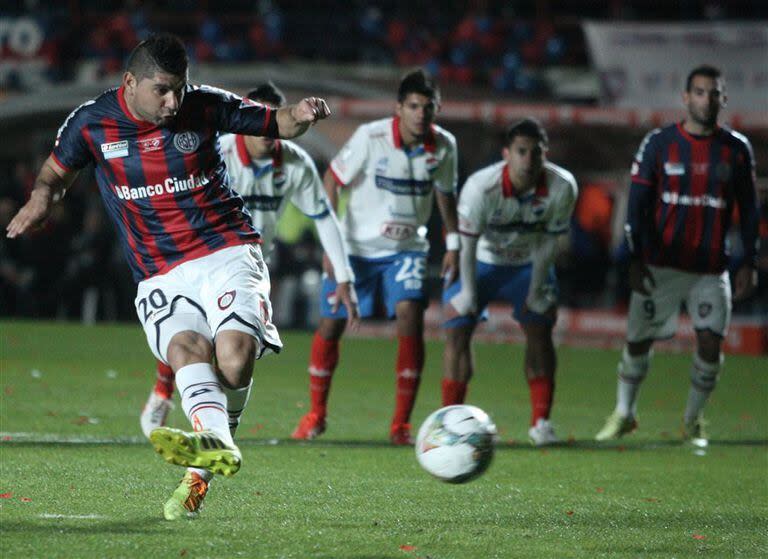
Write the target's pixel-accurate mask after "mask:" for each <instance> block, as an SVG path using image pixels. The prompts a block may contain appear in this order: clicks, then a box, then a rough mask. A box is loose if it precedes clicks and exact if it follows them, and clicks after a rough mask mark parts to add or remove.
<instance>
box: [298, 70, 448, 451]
mask: <svg viewBox="0 0 768 559" xmlns="http://www.w3.org/2000/svg"><path fill="white" fill-rule="evenodd" d="M439 106H440V93H439V91H438V89H437V86H436V85H435V84H434V82H433V81H432V79H431V78H429V77H428V76H427V75H426V74H425V73H424V72H423V71H421V70H417V71H413V72H411V73H409V74H407V75H406V76H405V77H404V78H403V79H402V80H401V82H400V88H399V91H398V96H397V106H396V111H395V116H394V117H393V118H385V119H383V120H377V121H374V122H370V123H368V124H364V125H363V126H361V127H359V128H358V129H357V130H356V131H355V133H354V135H353V136H352V137H351V138H350V139H349V141H348V142H347V144H346V145H345V146H344V147H343V148H342V149H341V151H340V152H339V154H338V155H337V156H336V157H335V158H334V159H333V161H331V165H330V168H329V169H328V172H326V174H325V178H324V186H325V189H326V192H328V197H329V198H330V200H331V202H332V204H333V205H334V208H335V207H336V203H337V198H338V195H337V190H336V189H337V186H338V187H341V188H347V189H349V204H348V206H347V212H346V214H345V215H344V218H343V220H342V227H343V231H344V234H345V240H346V242H347V246H348V247H349V251H350V255H351V256H350V262H351V264H352V269H353V270H354V272H355V289H356V290H357V295H358V297H359V298H360V314H361V315H362V316H363V317H368V316H371V315H373V313H374V311H375V309H376V305H377V303H379V302H381V303H383V305H384V306H385V307H386V312H387V315H388V316H389V317H390V318H392V317H395V318H396V320H397V338H398V348H397V361H396V365H395V373H396V376H397V381H396V383H397V384H396V397H395V412H394V415H393V417H392V422H391V425H390V441H391V442H392V443H393V444H396V445H407V444H411V442H412V441H411V427H410V424H409V421H410V415H411V410H412V409H413V404H414V401H415V399H416V391H417V389H418V386H419V379H420V377H421V370H422V368H423V366H424V308H425V304H426V292H425V285H424V279H425V275H426V263H427V251H428V250H429V243H428V242H427V239H426V237H425V234H426V227H425V226H426V224H427V221H428V220H429V216H430V214H431V213H432V206H433V195H434V197H436V198H437V205H438V208H439V210H440V215H441V216H442V218H443V223H444V225H445V228H446V231H447V236H446V248H447V252H446V255H445V258H444V260H443V273H444V274H447V275H448V276H451V277H452V275H453V274H455V272H456V268H457V264H458V248H459V246H458V245H459V238H458V234H457V233H456V199H455V196H454V192H455V190H456V141H455V139H454V137H453V136H452V135H451V134H450V133H448V132H446V131H445V130H443V129H442V128H440V127H439V126H436V125H434V124H433V123H432V121H433V119H434V117H435V114H436V113H437V110H438V108H439ZM338 280H339V278H334V277H333V275H332V274H328V277H327V278H326V279H325V281H324V282H323V289H322V299H321V302H320V305H321V315H322V318H321V320H320V326H319V328H318V329H317V331H316V332H315V336H314V338H313V340H312V353H311V356H310V361H309V385H310V401H311V408H310V411H309V413H307V414H306V415H305V416H304V417H302V418H301V421H300V422H299V425H298V427H296V430H295V431H294V432H293V435H292V437H293V438H294V439H314V438H315V437H317V436H318V435H320V434H321V433H323V431H325V428H326V412H327V404H328V393H329V391H330V389H331V379H332V377H333V373H334V371H335V370H336V364H337V363H338V360H339V340H340V339H341V336H342V334H343V332H344V328H345V311H344V309H339V310H335V309H334V308H333V306H334V305H335V301H336V299H337V298H338V296H339V291H338V285H339V284H338Z"/></svg>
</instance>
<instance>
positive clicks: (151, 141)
mask: <svg viewBox="0 0 768 559" xmlns="http://www.w3.org/2000/svg"><path fill="white" fill-rule="evenodd" d="M136 143H137V144H138V145H139V151H140V152H141V153H147V152H150V151H157V150H159V149H163V137H162V136H155V137H154V138H144V139H141V140H136Z"/></svg>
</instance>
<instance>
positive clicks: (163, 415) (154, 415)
mask: <svg viewBox="0 0 768 559" xmlns="http://www.w3.org/2000/svg"><path fill="white" fill-rule="evenodd" d="M156 367H157V380H156V382H155V386H154V387H153V388H152V391H151V392H150V393H149V398H147V402H146V403H145V404H144V407H143V408H142V410H141V416H140V417H139V422H140V424H141V432H142V433H144V436H145V437H147V438H149V434H150V433H151V432H152V431H153V430H155V429H157V428H158V427H163V426H164V425H165V424H166V422H167V420H168V414H169V413H170V412H171V410H172V409H173V407H174V405H173V391H174V378H173V377H174V375H173V369H171V367H170V366H169V365H166V364H165V363H163V362H162V361H157V365H156Z"/></svg>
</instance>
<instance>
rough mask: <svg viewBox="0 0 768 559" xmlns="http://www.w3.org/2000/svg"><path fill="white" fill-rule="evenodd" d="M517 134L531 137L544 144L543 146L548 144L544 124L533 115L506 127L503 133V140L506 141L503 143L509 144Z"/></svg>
mask: <svg viewBox="0 0 768 559" xmlns="http://www.w3.org/2000/svg"><path fill="white" fill-rule="evenodd" d="M517 136H525V137H526V138H533V139H534V140H536V141H537V142H539V143H541V144H544V147H548V146H549V137H548V136H547V131H546V130H544V126H543V125H542V124H541V122H539V121H538V120H537V119H535V118H533V117H528V118H524V119H523V120H521V121H520V122H516V123H515V124H513V125H512V126H510V127H509V128H507V132H506V133H505V134H504V140H505V141H506V144H504V145H506V146H509V145H511V144H512V142H514V141H515V138H516V137H517Z"/></svg>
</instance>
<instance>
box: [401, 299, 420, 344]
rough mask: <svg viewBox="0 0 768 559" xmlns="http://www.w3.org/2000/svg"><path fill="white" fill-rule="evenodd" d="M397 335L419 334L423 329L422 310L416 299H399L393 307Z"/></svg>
mask: <svg viewBox="0 0 768 559" xmlns="http://www.w3.org/2000/svg"><path fill="white" fill-rule="evenodd" d="M395 315H396V317H397V334H398V336H419V335H421V333H422V332H423V330H424V310H423V307H422V306H421V303H419V302H418V301H400V302H399V303H398V304H397V306H396V307H395Z"/></svg>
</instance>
